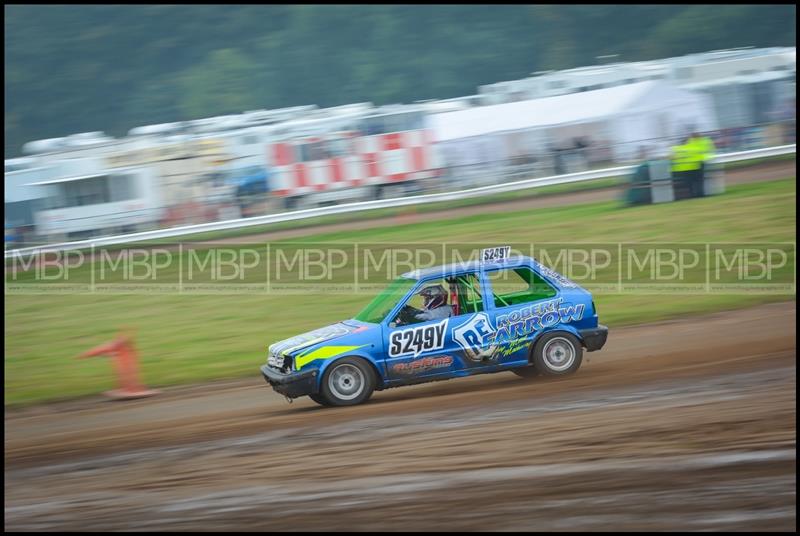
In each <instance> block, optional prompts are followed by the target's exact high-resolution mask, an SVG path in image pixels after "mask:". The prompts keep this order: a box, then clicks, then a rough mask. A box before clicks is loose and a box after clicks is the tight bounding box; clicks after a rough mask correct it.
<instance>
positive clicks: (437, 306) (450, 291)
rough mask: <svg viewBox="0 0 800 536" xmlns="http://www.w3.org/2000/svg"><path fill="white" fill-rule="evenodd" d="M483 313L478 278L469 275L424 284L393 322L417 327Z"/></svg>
mask: <svg viewBox="0 0 800 536" xmlns="http://www.w3.org/2000/svg"><path fill="white" fill-rule="evenodd" d="M483 310H484V306H483V299H482V296H481V288H480V282H479V279H478V275H477V274H476V273H469V274H463V275H458V276H455V277H447V278H440V279H433V280H429V281H426V282H425V283H423V284H422V285H421V286H420V287H419V288H418V289H417V291H416V292H415V293H414V294H412V295H411V296H410V297H409V298H408V299H407V300H406V302H405V303H404V304H403V305H402V306H401V307H400V311H399V313H398V314H397V316H396V317H395V318H394V320H393V322H394V323H395V325H397V326H402V325H410V324H418V323H420V322H427V321H430V320H439V319H443V318H450V317H453V316H459V315H462V314H472V313H478V312H481V311H483Z"/></svg>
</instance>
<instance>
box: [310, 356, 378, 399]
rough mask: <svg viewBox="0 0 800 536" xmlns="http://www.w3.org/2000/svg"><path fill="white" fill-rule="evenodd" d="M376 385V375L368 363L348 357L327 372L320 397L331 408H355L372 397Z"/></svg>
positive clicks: (323, 379)
mask: <svg viewBox="0 0 800 536" xmlns="http://www.w3.org/2000/svg"><path fill="white" fill-rule="evenodd" d="M375 383H376V379H375V373H374V371H373V370H372V367H371V366H370V365H369V364H368V363H367V362H365V361H364V360H363V359H359V358H357V357H346V358H344V359H340V360H339V361H336V362H335V363H333V364H332V365H331V366H330V367H328V370H326V371H325V375H324V377H323V378H322V385H321V386H320V395H321V397H322V398H323V399H324V400H325V401H326V402H327V403H328V404H329V405H331V406H355V405H357V404H361V403H362V402H366V401H367V399H369V397H370V396H372V392H373V391H374V390H375Z"/></svg>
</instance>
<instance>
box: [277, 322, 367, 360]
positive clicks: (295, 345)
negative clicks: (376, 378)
mask: <svg viewBox="0 0 800 536" xmlns="http://www.w3.org/2000/svg"><path fill="white" fill-rule="evenodd" d="M363 329H364V325H361V324H360V323H358V322H354V321H345V322H337V323H336V324H331V325H330V326H325V327H324V328H319V329H315V330H313V331H309V332H307V333H303V334H302V335H297V336H295V337H291V338H288V339H286V340H283V341H279V342H276V343H275V344H273V345H271V346H270V347H269V351H270V353H272V354H275V355H284V356H285V355H292V354H294V353H296V352H298V351H300V350H304V349H306V348H308V347H310V346H313V345H315V344H319V343H321V342H326V341H330V340H332V339H336V338H338V337H342V336H344V335H348V334H350V333H353V332H354V331H357V330H358V331H361V330H363Z"/></svg>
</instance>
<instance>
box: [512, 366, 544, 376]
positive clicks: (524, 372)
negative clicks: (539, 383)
mask: <svg viewBox="0 0 800 536" xmlns="http://www.w3.org/2000/svg"><path fill="white" fill-rule="evenodd" d="M511 372H513V373H514V374H516V375H517V376H519V377H520V378H535V377H536V376H538V375H539V371H538V370H536V367H521V368H515V369H512V370H511Z"/></svg>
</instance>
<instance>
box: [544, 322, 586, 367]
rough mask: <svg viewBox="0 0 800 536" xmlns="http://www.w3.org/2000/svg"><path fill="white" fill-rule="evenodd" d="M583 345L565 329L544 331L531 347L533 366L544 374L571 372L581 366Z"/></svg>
mask: <svg viewBox="0 0 800 536" xmlns="http://www.w3.org/2000/svg"><path fill="white" fill-rule="evenodd" d="M582 359H583V347H581V343H580V341H579V340H578V339H577V337H575V336H574V335H572V334H571V333H567V332H565V331H555V332H553V333H546V334H545V335H542V338H541V339H539V340H538V341H537V342H536V345H535V346H534V348H533V366H534V367H535V368H536V370H537V371H538V372H539V373H541V374H543V375H545V376H564V375H566V374H572V373H573V372H575V371H576V370H578V367H580V366H581V360H582Z"/></svg>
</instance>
